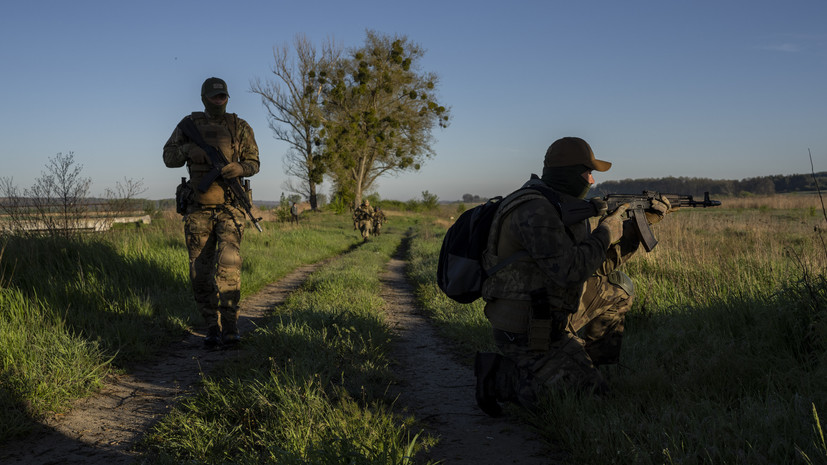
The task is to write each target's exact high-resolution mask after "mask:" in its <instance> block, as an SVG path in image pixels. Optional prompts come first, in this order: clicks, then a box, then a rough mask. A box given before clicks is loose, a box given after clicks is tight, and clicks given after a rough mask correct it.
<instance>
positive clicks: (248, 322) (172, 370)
mask: <svg viewBox="0 0 827 465" xmlns="http://www.w3.org/2000/svg"><path fill="white" fill-rule="evenodd" d="M324 263H326V262H322V263H319V264H315V265H307V266H303V267H301V268H298V269H296V270H295V271H293V272H292V273H290V274H289V275H288V276H286V277H285V278H283V279H281V280H279V281H278V282H276V283H274V284H271V285H269V286H267V287H265V288H264V289H263V290H262V291H261V292H259V293H258V294H256V295H254V296H251V297H249V298H247V299H245V300H244V301H243V302H242V303H241V313H240V316H239V322H238V323H239V330H240V332H241V333H242V334H244V333H246V332H249V331H252V330H253V329H255V327H256V324H257V323H258V322H259V321H260V320H261V319H262V318H264V316H265V314H266V313H267V312H269V311H270V310H272V309H273V308H274V307H275V306H278V305H280V304H281V303H282V302H283V301H284V298H285V297H286V296H287V295H288V294H289V293H290V292H291V291H293V290H294V289H296V288H297V287H298V286H299V285H301V283H302V282H304V280H305V279H306V278H307V275H309V274H310V273H311V272H313V270H315V269H316V268H317V267H319V266H321V265H322V264H324ZM203 336H204V334H203V333H194V334H191V335H189V336H188V337H187V338H186V339H184V340H183V341H181V342H179V343H176V344H174V345H172V346H170V347H168V348H166V349H164V350H163V351H162V353H161V354H160V355H159V357H158V359H156V360H155V361H154V362H152V363H150V364H147V365H143V366H141V367H138V368H136V369H135V370H133V372H132V373H130V374H128V375H119V376H113V377H111V378H110V379H109V380H108V382H107V384H106V386H105V387H104V389H103V390H102V391H101V392H100V393H99V394H98V395H95V396H93V397H89V398H87V399H82V400H80V401H79V402H78V403H77V404H76V405H75V406H74V408H73V409H72V410H71V411H70V412H69V413H68V414H66V415H55V416H53V417H51V418H48V419H47V420H46V421H45V424H44V425H43V426H42V427H40V428H39V429H38V431H36V432H34V433H33V434H31V435H29V436H28V437H26V438H25V439H23V440H21V441H16V442H12V443H10V444H5V445H3V446H2V447H0V463H2V464H3V465H10V464H32V465H34V464H37V465H51V464H55V465H57V464H61V465H64V464H84V465H97V464H100V465H104V464H106V465H110V464H132V463H136V461H139V460H140V456H139V454H137V453H136V452H135V451H134V450H132V449H133V446H134V445H135V443H136V442H137V441H138V440H139V439H140V438H141V436H142V434H143V433H144V432H145V431H146V430H147V429H148V428H149V427H150V426H151V425H152V424H153V423H154V422H155V421H157V420H158V419H160V418H161V417H162V416H163V415H165V414H166V413H167V412H168V411H169V410H170V408H172V406H173V405H174V404H175V401H176V399H177V398H178V397H179V396H181V395H182V394H184V393H187V392H189V391H190V390H191V388H192V387H193V385H194V384H195V383H196V382H198V381H199V380H200V378H201V373H202V372H203V371H206V370H208V369H209V368H210V367H211V366H213V365H214V364H215V363H216V362H218V361H220V360H226V359H230V358H232V357H239V356H242V351H238V350H213V351H205V350H204V348H203V342H202V338H203Z"/></svg>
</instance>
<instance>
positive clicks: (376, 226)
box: [373, 207, 387, 236]
mask: <svg viewBox="0 0 827 465" xmlns="http://www.w3.org/2000/svg"><path fill="white" fill-rule="evenodd" d="M386 220H387V218H385V212H383V211H382V209H380V208H379V207H376V210H374V211H373V234H374V235H375V236H378V235H379V233H380V232H381V231H382V223H384V222H385V221H386Z"/></svg>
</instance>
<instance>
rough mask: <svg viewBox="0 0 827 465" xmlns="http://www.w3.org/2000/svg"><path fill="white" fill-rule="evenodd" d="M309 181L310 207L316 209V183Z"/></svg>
mask: <svg viewBox="0 0 827 465" xmlns="http://www.w3.org/2000/svg"><path fill="white" fill-rule="evenodd" d="M309 183H310V209H311V210H312V211H316V209H317V207H318V204H317V200H316V183H314V182H313V181H309Z"/></svg>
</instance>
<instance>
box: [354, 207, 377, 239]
mask: <svg viewBox="0 0 827 465" xmlns="http://www.w3.org/2000/svg"><path fill="white" fill-rule="evenodd" d="M353 221H354V223H355V225H356V228H357V229H358V230H359V233H361V234H362V239H364V240H368V238H369V237H370V230H371V229H372V227H373V208H372V207H371V206H370V201H369V200H368V199H365V200H362V205H360V206H359V207H358V208H357V209H356V210H354V212H353Z"/></svg>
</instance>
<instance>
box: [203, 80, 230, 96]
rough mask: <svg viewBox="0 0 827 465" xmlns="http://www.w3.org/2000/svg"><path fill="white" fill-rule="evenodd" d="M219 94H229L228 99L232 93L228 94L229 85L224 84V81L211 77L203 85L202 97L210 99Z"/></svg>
mask: <svg viewBox="0 0 827 465" xmlns="http://www.w3.org/2000/svg"><path fill="white" fill-rule="evenodd" d="M218 94H227V97H229V96H230V93H229V92H227V83H226V82H224V80H223V79H219V78H217V77H211V78H209V79H207V80H206V81H204V84H202V85H201V96H203V97H208V98H209V97H214V96H216V95H218Z"/></svg>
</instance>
